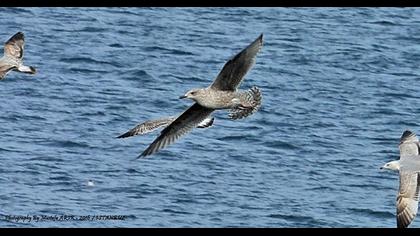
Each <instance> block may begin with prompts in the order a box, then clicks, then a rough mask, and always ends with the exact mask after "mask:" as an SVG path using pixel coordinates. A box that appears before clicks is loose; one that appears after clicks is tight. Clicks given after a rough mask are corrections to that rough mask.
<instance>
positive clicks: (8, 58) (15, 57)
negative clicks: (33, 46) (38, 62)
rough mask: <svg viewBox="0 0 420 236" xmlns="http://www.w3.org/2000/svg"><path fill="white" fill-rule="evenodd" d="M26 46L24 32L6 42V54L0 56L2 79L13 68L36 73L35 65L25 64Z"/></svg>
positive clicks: (0, 76) (0, 77) (0, 75)
mask: <svg viewBox="0 0 420 236" xmlns="http://www.w3.org/2000/svg"><path fill="white" fill-rule="evenodd" d="M24 46H25V39H24V35H23V33H22V32H18V33H16V34H15V35H13V36H12V37H11V38H10V39H9V40H7V42H6V43H5V44H4V55H3V57H2V58H0V80H2V79H4V77H5V76H6V74H7V73H8V72H9V71H11V70H14V71H19V72H23V73H28V74H35V72H36V70H35V68H34V67H32V66H25V65H23V61H22V60H23V48H24Z"/></svg>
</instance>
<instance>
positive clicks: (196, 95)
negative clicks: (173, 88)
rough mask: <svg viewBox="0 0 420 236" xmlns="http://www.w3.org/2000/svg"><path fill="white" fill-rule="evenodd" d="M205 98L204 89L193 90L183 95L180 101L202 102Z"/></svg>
mask: <svg viewBox="0 0 420 236" xmlns="http://www.w3.org/2000/svg"><path fill="white" fill-rule="evenodd" d="M204 96H205V90H204V89H191V90H190V91H188V92H187V93H186V94H185V95H183V96H181V97H179V98H180V99H183V98H189V99H191V100H194V101H196V102H197V101H198V100H200V99H201V98H203V97H204Z"/></svg>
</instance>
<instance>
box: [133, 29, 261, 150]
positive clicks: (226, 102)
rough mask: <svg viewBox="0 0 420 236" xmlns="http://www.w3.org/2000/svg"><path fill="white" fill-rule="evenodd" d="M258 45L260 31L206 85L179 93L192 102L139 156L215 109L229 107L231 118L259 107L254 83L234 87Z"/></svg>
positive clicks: (160, 146)
mask: <svg viewBox="0 0 420 236" xmlns="http://www.w3.org/2000/svg"><path fill="white" fill-rule="evenodd" d="M262 45H263V34H261V35H260V36H259V37H258V38H257V39H255V40H254V41H253V42H252V43H251V44H249V45H248V46H247V47H246V48H245V49H243V50H242V51H241V52H239V53H238V54H236V55H235V56H234V57H233V58H232V59H230V60H229V61H228V62H226V64H225V65H224V66H223V68H222V70H221V71H220V72H219V74H218V75H217V77H216V79H215V80H214V81H213V83H212V84H211V85H210V86H208V87H206V88H199V89H192V90H190V91H188V92H187V93H185V95H183V96H181V97H180V98H181V99H182V98H188V99H191V100H193V101H194V102H195V103H194V104H193V105H192V106H190V107H189V108H188V109H187V110H185V111H184V112H183V113H182V114H181V115H180V116H178V117H177V118H176V119H175V120H173V121H171V122H170V124H169V125H167V126H166V127H165V128H164V129H163V130H162V131H161V133H160V135H159V136H158V137H157V138H156V139H155V140H154V141H153V142H152V144H150V146H149V147H148V148H147V149H146V150H144V152H143V153H142V154H140V155H139V158H142V157H146V156H148V155H151V154H153V153H155V152H157V151H159V150H161V149H163V148H164V147H166V146H168V145H169V144H171V143H173V142H175V141H176V140H177V139H179V138H180V137H181V136H182V135H185V134H187V133H188V132H190V131H191V130H192V129H193V128H195V127H197V126H198V124H200V123H202V122H203V121H204V120H205V119H206V118H208V117H209V116H210V114H211V113H212V112H213V111H215V110H221V109H229V110H230V112H229V118H230V119H233V120H236V119H242V118H245V117H247V116H249V115H251V114H253V113H254V112H256V111H257V110H258V109H259V108H260V106H261V100H262V95H261V91H260V89H259V88H257V87H255V86H254V87H252V88H251V89H250V90H248V91H239V90H238V87H239V85H240V84H241V82H242V80H243V79H244V76H245V75H246V74H247V72H248V71H249V70H250V69H251V68H252V66H253V65H254V64H255V58H256V56H257V53H258V52H259V51H260V50H261V48H262Z"/></svg>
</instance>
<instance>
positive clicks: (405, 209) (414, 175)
mask: <svg viewBox="0 0 420 236" xmlns="http://www.w3.org/2000/svg"><path fill="white" fill-rule="evenodd" d="M399 148H400V159H399V160H396V161H390V162H388V163H386V164H385V165H384V166H382V167H381V169H390V170H398V171H399V174H400V188H399V191H398V196H397V201H396V205H397V227H398V228H406V227H407V226H409V225H410V224H411V222H412V221H413V220H414V218H415V217H416V214H417V209H418V205H419V190H420V155H419V154H420V153H419V150H420V143H419V139H418V138H417V135H416V134H415V133H413V132H411V131H409V130H406V131H404V133H403V134H402V136H401V139H400V145H399Z"/></svg>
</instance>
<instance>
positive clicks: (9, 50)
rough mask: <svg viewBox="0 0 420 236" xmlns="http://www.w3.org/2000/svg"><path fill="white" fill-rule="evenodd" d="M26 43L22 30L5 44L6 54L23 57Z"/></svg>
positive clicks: (17, 57)
mask: <svg viewBox="0 0 420 236" xmlns="http://www.w3.org/2000/svg"><path fill="white" fill-rule="evenodd" d="M24 45H25V38H24V35H23V33H22V32H18V33H16V34H15V35H13V36H12V37H11V38H10V39H9V40H7V42H6V43H5V44H4V55H5V56H7V57H12V58H15V59H22V57H23V47H24Z"/></svg>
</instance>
